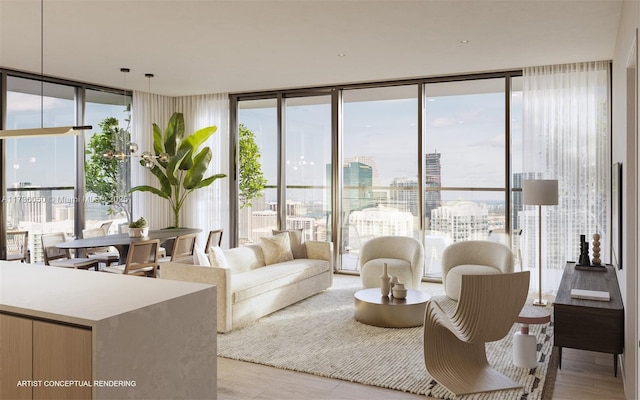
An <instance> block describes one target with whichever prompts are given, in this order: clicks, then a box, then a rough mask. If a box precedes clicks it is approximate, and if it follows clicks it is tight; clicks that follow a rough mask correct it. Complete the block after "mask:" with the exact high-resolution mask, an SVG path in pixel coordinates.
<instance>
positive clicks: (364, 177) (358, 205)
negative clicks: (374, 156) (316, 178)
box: [326, 161, 375, 214]
mask: <svg viewBox="0 0 640 400" xmlns="http://www.w3.org/2000/svg"><path fill="white" fill-rule="evenodd" d="M326 173H327V175H326V176H327V184H329V182H330V177H331V164H327V170H326ZM342 183H343V186H344V189H343V191H342V209H343V210H344V212H345V213H346V214H348V213H349V212H350V211H353V210H362V209H364V208H366V207H370V206H372V205H375V199H374V196H373V169H372V168H371V166H370V165H367V164H364V163H361V162H359V161H351V162H345V163H343V165H342Z"/></svg>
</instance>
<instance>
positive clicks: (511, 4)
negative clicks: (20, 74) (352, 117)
mask: <svg viewBox="0 0 640 400" xmlns="http://www.w3.org/2000/svg"><path fill="white" fill-rule="evenodd" d="M621 9H622V0H599V1H588V0H506V1H493V0H473V1H458V0H447V1H445V0H423V1H420V0H414V1H404V0H396V1H372V0H324V1H305V0H280V1H273V0H256V1H248V0H235V1H221V0H199V1H193V0H172V1H170V0H157V1H155V0H128V1H117V0H82V1H80V0H43V10H44V12H43V13H41V0H0V67H5V68H10V69H16V70H21V71H30V72H35V73H37V74H40V73H41V72H42V73H44V74H45V75H48V76H55V77H60V78H66V79H70V80H74V81H80V82H90V83H96V84H99V85H104V86H111V87H118V88H126V89H132V90H144V91H146V90H148V88H149V80H148V79H147V78H145V76H144V74H145V73H153V74H154V75H155V77H154V78H153V79H152V80H151V91H152V92H153V93H158V94H164V95H169V96H177V95H193V94H203V93H225V92H246V91H258V90H268V89H279V88H294V87H307V86H321V85H328V84H339V83H352V82H361V81H377V80H389V79H399V78H412V77H423V76H434V75H445V74H458V73H469V72H484V71H495V70H505V69H513V68H521V67H524V66H533V65H548V64H557V63H567V62H576V61H592V60H608V59H612V58H613V54H614V47H615V41H616V35H617V31H618V24H619V21H620V14H621ZM41 15H42V16H43V23H42V24H41ZM41 26H42V27H43V34H42V37H43V40H41ZM461 41H468V43H462V42H461ZM41 52H42V53H43V54H44V56H43V57H42V58H41ZM41 62H42V64H41ZM121 67H127V68H130V69H131V72H130V73H129V74H126V76H125V74H123V73H122V72H120V68H121Z"/></svg>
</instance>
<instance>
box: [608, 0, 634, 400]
mask: <svg viewBox="0 0 640 400" xmlns="http://www.w3.org/2000/svg"><path fill="white" fill-rule="evenodd" d="M639 26H640V7H639V3H638V2H637V1H625V2H624V3H623V12H622V17H621V21H620V27H619V30H618V38H617V41H616V49H615V55H614V58H613V93H612V100H613V102H612V110H613V111H612V140H611V145H612V148H611V162H612V163H614V162H621V163H622V165H623V179H622V188H623V196H624V198H623V205H622V212H623V216H624V222H623V235H622V246H623V254H622V264H623V269H622V270H620V271H618V282H619V284H620V291H621V292H622V299H623V301H624V307H625V350H624V354H623V357H622V362H623V365H622V373H623V380H624V386H625V395H626V398H627V399H637V398H638V394H639V392H638V372H639V369H638V274H637V272H636V270H637V264H638V263H637V261H638V236H637V224H638V218H637V215H638V214H637V211H638V197H637V185H638V168H637V138H638V132H637V127H636V126H635V125H637V124H635V123H634V118H636V116H637V114H638V107H637V101H635V98H637V97H636V96H637V95H636V93H637V82H638V73H637V71H638V68H637V42H636V30H637V28H638V27H639ZM629 102H631V103H634V102H635V107H632V108H631V109H630V110H628V103H629ZM634 111H635V112H634ZM634 114H635V115H634Z"/></svg>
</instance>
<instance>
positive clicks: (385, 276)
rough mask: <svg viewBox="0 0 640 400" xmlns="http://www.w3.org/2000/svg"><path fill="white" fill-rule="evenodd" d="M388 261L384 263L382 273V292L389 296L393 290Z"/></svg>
mask: <svg viewBox="0 0 640 400" xmlns="http://www.w3.org/2000/svg"><path fill="white" fill-rule="evenodd" d="M387 268H388V267H387V263H384V264H383V265H382V275H380V293H381V294H382V295H383V296H388V295H389V291H390V290H391V277H390V276H389V273H388V270H387Z"/></svg>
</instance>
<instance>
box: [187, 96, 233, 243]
mask: <svg viewBox="0 0 640 400" xmlns="http://www.w3.org/2000/svg"><path fill="white" fill-rule="evenodd" d="M175 110H176V111H178V112H182V113H183V114H184V120H185V129H186V133H193V132H195V131H197V130H199V129H202V128H204V127H207V126H211V125H215V126H217V127H218V130H217V131H216V132H215V133H214V134H213V135H212V136H211V137H210V138H209V140H208V141H207V142H206V143H205V144H204V145H206V146H209V147H210V148H211V151H212V153H213V157H212V158H211V163H210V164H209V169H208V170H207V173H206V174H205V177H208V176H211V175H215V174H225V175H227V178H222V179H218V180H216V181H215V182H214V183H213V184H212V185H210V186H208V187H206V188H202V189H198V190H196V191H195V192H193V193H192V194H191V196H190V197H189V198H188V199H187V200H186V201H185V205H184V206H183V207H182V221H183V224H184V225H185V226H188V227H190V228H200V229H202V233H201V234H200V236H199V237H198V246H199V247H200V248H202V247H203V246H204V244H205V243H206V240H207V234H208V233H209V231H210V230H212V229H220V228H222V229H224V230H225V232H226V233H227V234H226V235H223V236H222V238H223V240H224V241H225V243H226V240H227V239H228V238H229V234H228V232H229V230H228V229H229V228H228V227H229V178H228V176H229V151H228V149H229V96H228V94H226V93H221V94H208V95H200V96H188V97H177V98H175Z"/></svg>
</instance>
